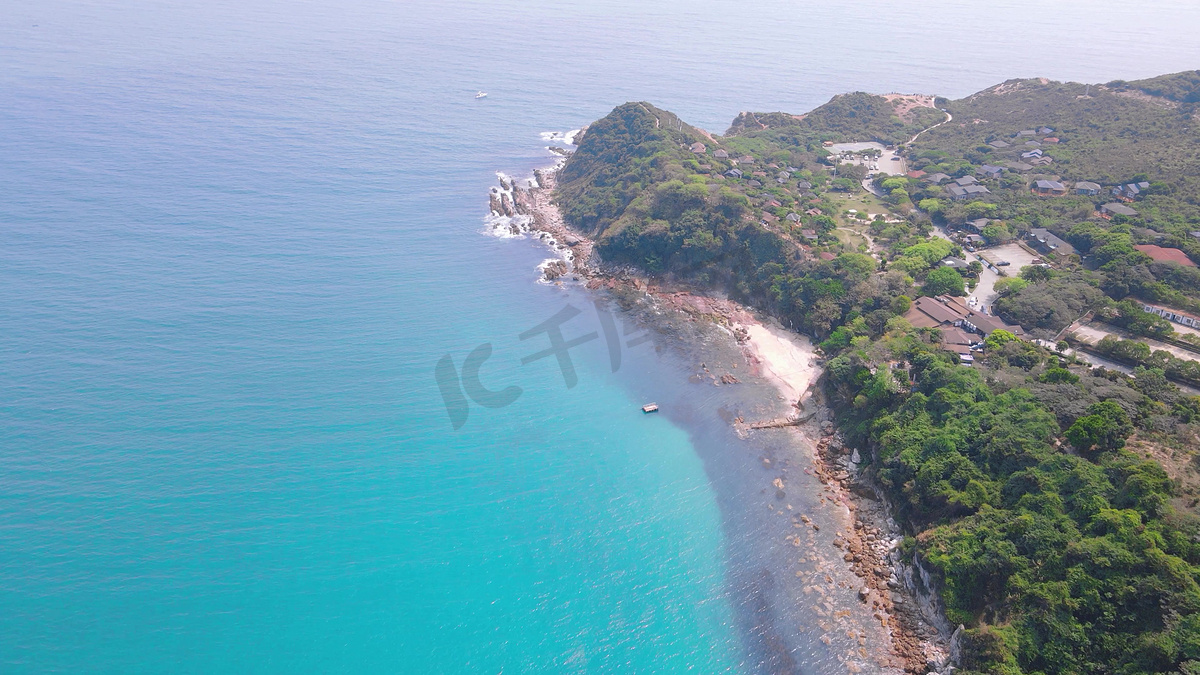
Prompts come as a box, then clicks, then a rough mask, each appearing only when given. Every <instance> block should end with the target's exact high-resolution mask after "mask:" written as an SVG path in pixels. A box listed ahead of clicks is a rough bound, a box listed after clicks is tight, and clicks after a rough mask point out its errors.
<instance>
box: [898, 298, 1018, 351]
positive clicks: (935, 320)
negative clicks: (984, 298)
mask: <svg viewBox="0 0 1200 675" xmlns="http://www.w3.org/2000/svg"><path fill="white" fill-rule="evenodd" d="M904 318H905V319H906V320H907V321H908V322H909V323H910V324H912V325H913V327H915V328H937V329H938V330H939V331H940V332H941V334H942V338H941V340H942V349H945V350H947V351H950V352H954V353H956V354H958V355H959V359H960V360H961V361H962V362H963V363H971V362H972V361H973V360H974V357H973V356H972V352H973V351H977V350H978V349H979V348H980V346H979V345H980V344H981V343H982V342H983V341H984V340H985V339H986V338H987V336H989V335H991V334H992V332H993V331H996V330H1006V331H1008V332H1010V333H1012V334H1013V335H1024V334H1025V331H1024V329H1022V328H1021V327H1020V326H1018V325H1015V324H1010V323H1006V322H1005V321H1004V320H1002V319H1000V318H999V317H996V316H992V315H990V314H984V313H982V312H979V311H977V310H975V309H972V308H971V307H970V306H968V305H967V303H966V302H964V301H963V299H962V298H956V297H954V296H951V295H939V296H937V297H935V298H929V297H924V298H917V300H916V302H914V303H913V304H912V307H910V308H909V310H908V312H906V313H905V314H904Z"/></svg>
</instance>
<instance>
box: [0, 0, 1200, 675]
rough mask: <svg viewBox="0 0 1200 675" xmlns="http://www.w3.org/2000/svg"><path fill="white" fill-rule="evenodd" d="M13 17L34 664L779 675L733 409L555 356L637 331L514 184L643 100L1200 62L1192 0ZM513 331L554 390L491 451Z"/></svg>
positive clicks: (18, 612) (213, 8) (4, 126)
mask: <svg viewBox="0 0 1200 675" xmlns="http://www.w3.org/2000/svg"><path fill="white" fill-rule="evenodd" d="M0 6H2V11H0V16H2V17H3V18H2V19H0V66H2V67H0V671H3V672H72V673H74V672H112V673H136V672H147V673H166V672H171V673H213V672H277V673H294V672H352V673H360V672H406V673H476V672H478V673H499V672H506V673H519V672H681V671H684V670H688V669H690V670H692V671H693V672H700V673H709V672H731V673H742V672H756V671H758V670H761V669H763V668H765V666H763V665H762V663H763V662H762V661H761V660H760V659H759V657H758V656H757V655H756V652H755V647H754V641H755V637H754V636H753V635H752V633H754V625H757V624H755V621H757V620H756V619H753V618H752V617H751V618H750V619H747V617H748V616H749V615H750V614H753V612H754V611H756V610H754V608H753V607H748V605H747V601H746V598H747V597H749V596H747V595H746V588H747V586H746V584H744V583H742V582H741V581H739V579H741V580H744V579H745V578H747V574H750V576H751V577H752V576H753V574H751V572H752V570H751V569H750V567H749V565H750V563H748V562H747V561H748V560H751V559H756V558H755V556H757V555H759V554H757V553H752V552H750V549H751V548H752V544H753V542H751V541H750V540H751V538H752V537H753V536H754V535H753V534H752V533H753V532H756V531H757V530H756V527H757V525H756V520H755V517H754V516H753V513H755V512H753V511H752V510H751V509H749V507H744V505H742V504H741V503H740V502H739V501H738V499H739V496H738V495H739V494H741V493H742V492H743V491H745V490H744V486H742V485H741V484H740V483H738V480H740V479H738V478H737V476H738V475H739V474H738V471H740V470H741V469H740V467H742V464H743V463H744V462H745V461H746V458H744V457H726V456H724V455H722V450H723V449H724V448H725V447H726V444H727V439H726V437H725V436H724V435H722V434H724V433H726V432H724V431H722V429H724V428H725V427H727V425H725V424H724V423H722V422H720V421H719V420H717V414H716V413H717V411H716V410H715V409H716V408H719V407H721V406H724V405H727V401H726V400H725V399H717V398H713V396H715V394H709V393H705V392H708V390H707V389H706V390H704V392H701V391H700V390H699V389H696V388H695V387H693V386H691V385H689V384H688V382H687V379H686V378H687V373H688V372H689V371H688V370H687V369H688V368H690V367H692V365H694V364H689V363H688V362H687V356H686V354H681V353H680V352H678V351H677V350H672V349H671V348H669V347H667V348H663V346H662V345H661V344H660V345H657V346H656V345H655V344H652V343H647V344H644V345H642V346H640V347H633V348H623V349H624V352H623V362H622V366H621V368H620V369H619V370H618V372H616V373H614V372H612V370H613V369H612V367H611V366H612V363H611V361H610V355H609V353H608V351H607V350H606V347H605V340H604V338H603V337H600V338H597V339H595V340H592V341H590V342H587V343H585V344H582V345H580V346H579V347H577V348H574V349H572V350H571V354H572V359H573V367H574V368H575V369H576V375H577V381H578V383H577V384H576V385H575V386H574V387H571V388H568V387H567V385H566V381H565V380H564V376H563V374H562V371H561V369H560V366H559V364H558V363H557V362H556V360H555V359H553V358H544V359H540V360H536V361H533V362H530V363H528V364H527V365H522V363H521V359H522V358H523V357H527V356H530V355H533V354H534V353H535V352H537V351H539V350H541V349H544V348H545V347H546V346H547V344H548V343H547V339H548V338H546V337H545V336H544V335H543V336H539V337H534V338H530V339H526V340H521V339H520V338H519V335H520V334H521V333H522V332H524V331H528V330H530V329H532V328H534V327H535V326H537V325H538V324H541V323H542V322H544V321H546V320H548V319H550V318H551V317H553V316H555V315H556V313H558V312H560V311H561V310H563V309H564V308H566V307H568V306H569V307H574V308H576V309H578V310H579V311H580V314H579V316H578V317H574V318H573V319H572V321H571V323H567V324H564V327H563V333H564V335H565V336H566V337H567V338H568V339H570V338H572V337H576V336H578V335H583V334H586V333H588V332H589V331H598V330H600V328H597V326H599V325H600V324H598V323H597V316H598V315H597V311H596V308H595V307H594V306H593V305H592V302H593V300H594V299H595V298H594V297H592V296H590V295H589V294H587V293H585V292H582V291H579V290H570V289H568V290H564V289H560V288H554V287H550V286H546V285H539V284H537V283H534V281H535V278H536V271H535V269H534V268H535V266H536V265H537V264H538V263H539V262H540V261H541V260H543V259H544V258H546V257H547V254H546V251H545V250H544V249H542V248H541V247H540V246H539V245H538V244H537V243H536V242H532V241H529V240H516V239H497V238H493V237H489V236H485V234H484V233H483V230H484V226H483V218H484V216H485V215H486V213H487V205H488V202H487V194H488V189H489V187H490V186H492V185H494V184H495V183H496V176H495V173H496V172H497V171H504V172H506V173H508V174H511V175H514V176H526V175H528V174H529V173H530V172H531V171H532V169H534V168H535V167H538V166H543V165H545V164H547V163H548V162H549V161H550V155H549V154H548V153H547V151H546V150H545V147H544V146H545V145H546V144H545V142H544V141H542V140H541V139H540V138H539V134H540V133H541V132H546V131H566V130H570V129H577V128H579V127H581V126H583V125H585V124H587V123H588V122H590V121H592V120H593V119H595V118H597V117H600V116H602V115H604V114H605V113H606V112H607V111H608V110H609V109H611V108H612V107H613V106H615V105H618V104H621V103H623V102H625V101H627V100H649V101H651V102H653V103H655V104H656V105H659V106H661V107H663V108H667V109H670V110H672V111H675V112H677V113H679V114H680V115H681V116H682V117H684V118H685V119H687V120H689V121H691V122H694V123H695V124H697V125H699V126H702V127H705V128H708V129H710V130H713V131H715V132H721V131H723V130H724V129H725V128H726V127H727V125H728V123H729V122H730V121H731V120H732V119H733V117H734V116H735V115H736V114H737V113H738V112H739V111H740V110H748V109H752V110H777V109H782V110H787V111H791V112H803V111H805V110H808V109H810V108H812V107H814V106H816V105H818V104H820V103H822V102H823V101H824V100H826V99H828V98H829V97H830V96H832V95H834V94H837V93H839V92H843V91H848V90H867V91H874V92H889V91H904V92H911V91H917V92H924V93H937V94H943V95H947V96H962V95H965V94H968V93H970V92H972V91H975V90H977V89H981V88H983V87H986V86H990V85H992V84H995V83H997V82H1000V81H1003V80H1005V79H1008V78H1011V77H1024V76H1046V77H1051V78H1055V79H1070V80H1078V81H1092V82H1104V81H1108V80H1112V79H1117V78H1124V79H1132V78H1137V77H1145V76H1151V75H1156V74H1160V73H1165V72H1174V71H1178V70H1184V69H1191V68H1196V67H1200V30H1197V28H1200V7H1198V6H1196V5H1194V4H1191V3H1181V2H1173V1H1165V0H1159V1H1150V2H1140V3H1136V8H1135V7H1133V6H1132V5H1130V3H1128V2H1116V1H1110V0H1094V1H1089V2H1083V1H1078V0H1071V1H1065V2H1053V3H1046V2H1037V1H1034V0H1020V1H1017V0H996V1H994V2H989V3H986V4H985V3H978V2H968V1H963V0H959V1H957V2H941V1H939V0H935V1H932V2H931V1H930V0H889V1H884V0H878V1H873V2H838V3H831V2H828V1H826V0H812V1H810V2H799V1H798V2H782V1H770V2H757V3H734V2H717V1H715V0H698V1H697V0H689V1H678V2H644V1H639V2H634V1H632V0H593V1H591V2H586V3H582V2H581V3H566V2H549V1H546V0H537V1H531V2H506V3H487V2H479V1H476V0H465V1H462V0H460V1H458V2H454V3H449V2H433V1H430V0H398V1H382V0H344V1H342V2H312V1H307V0H298V1H294V2H275V1H271V0H239V1H237V2H232V1H229V0H208V1H205V2H161V1H149V0H131V1H130V2H125V3H110V2H97V1H94V0H80V1H77V2H71V1H67V0H40V1H39V2H33V3H28V2H15V1H13V0H6V1H4V2H2V3H0ZM478 90H485V91H487V92H488V93H489V96H488V97H487V98H486V99H483V100H475V99H474V94H475V92H476V91H478ZM600 332H601V333H602V332H603V331H600ZM485 343H487V344H490V345H491V346H492V349H493V352H492V356H491V357H490V359H488V360H487V361H486V362H485V364H484V365H483V367H482V371H481V372H482V380H483V383H484V384H485V385H487V386H488V387H489V388H491V389H503V388H504V387H506V386H518V387H520V388H521V393H520V396H519V397H518V398H517V399H516V400H515V401H514V402H513V403H511V404H510V405H507V406H504V407H499V408H494V409H489V408H484V407H482V406H479V405H476V404H474V403H472V404H471V409H470V413H469V417H468V418H467V420H466V423H465V424H464V425H463V426H462V428H461V429H459V430H454V428H453V427H452V425H451V420H450V418H449V417H448V415H447V411H446V408H445V406H444V405H443V400H442V396H441V394H440V392H439V389H438V385H437V382H436V381H435V378H434V369H435V365H436V364H437V363H438V360H439V359H440V358H442V357H443V356H445V355H450V356H451V360H452V361H453V363H454V364H455V367H456V369H461V368H462V365H463V362H464V359H466V357H467V355H468V354H469V353H470V352H471V351H472V350H473V349H475V348H476V347H478V346H479V345H482V344H485ZM647 400H659V401H662V402H677V403H678V404H677V405H675V406H674V408H673V412H672V414H664V415H659V416H644V415H642V414H641V413H640V412H639V411H637V406H639V405H641V403H643V402H645V401H647ZM754 460H755V458H754V457H749V462H750V463H751V464H752V463H753V461H754ZM751 585H753V584H751ZM802 600H803V599H802V598H801V599H797V600H796V602H797V603H801V602H802ZM784 632H786V630H785V631H784ZM796 658H797V661H798V663H799V666H800V667H801V668H802V669H803V670H806V671H830V672H832V671H833V670H835V668H834V666H833V665H832V662H831V661H829V660H828V659H826V658H825V657H823V656H822V654H821V653H820V651H819V646H818V647H816V648H814V650H813V651H803V650H800V651H797V652H796Z"/></svg>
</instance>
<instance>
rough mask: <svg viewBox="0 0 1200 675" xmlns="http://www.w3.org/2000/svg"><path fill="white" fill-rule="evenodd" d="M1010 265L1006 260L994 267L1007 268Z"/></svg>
mask: <svg viewBox="0 0 1200 675" xmlns="http://www.w3.org/2000/svg"><path fill="white" fill-rule="evenodd" d="M1011 264H1012V263H1010V262H1008V261H1007V260H1001V261H1000V262H998V263H996V267H1008V266H1009V265H1011Z"/></svg>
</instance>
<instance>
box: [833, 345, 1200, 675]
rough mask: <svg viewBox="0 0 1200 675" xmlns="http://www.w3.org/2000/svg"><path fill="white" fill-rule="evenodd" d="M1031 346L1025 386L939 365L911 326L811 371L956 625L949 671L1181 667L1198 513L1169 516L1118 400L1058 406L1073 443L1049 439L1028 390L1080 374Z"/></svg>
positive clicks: (1169, 490)
mask: <svg viewBox="0 0 1200 675" xmlns="http://www.w3.org/2000/svg"><path fill="white" fill-rule="evenodd" d="M1014 339H1015V338H1014ZM1017 342H1018V343H1019V342H1020V341H1017ZM1012 344H1015V343H1013V342H1011V341H1008V340H1003V339H1000V340H997V341H996V344H994V345H989V349H995V348H1004V347H1007V346H1009V345H1012ZM1047 358H1049V359H1050V360H1049V361H1048V363H1049V364H1050V365H1049V367H1046V368H1045V369H1044V370H1043V371H1042V374H1041V375H1037V376H1031V377H1032V378H1033V379H1032V380H1031V381H1035V382H1045V383H1046V384H1037V385H1036V386H1039V387H1042V388H1043V391H1042V392H1041V393H1040V394H1035V393H1034V392H1033V391H1031V390H1030V389H1028V388H1025V387H1020V386H1017V387H1011V385H1010V386H1009V387H1006V388H1004V389H1003V390H998V389H996V388H994V387H992V386H989V385H988V384H987V382H986V380H987V379H991V378H993V377H994V376H998V375H999V373H1002V372H1004V370H1003V368H1001V370H1000V371H996V373H995V374H994V375H993V374H989V375H985V373H984V372H981V371H980V370H976V369H972V368H963V367H960V366H957V365H954V364H953V362H952V360H951V359H950V358H949V356H948V355H945V354H943V353H940V352H938V351H936V349H935V348H934V347H933V346H932V345H930V344H928V343H927V342H926V341H925V339H923V338H922V335H921V334H920V333H914V332H908V333H892V334H889V335H888V336H885V338H883V340H881V341H880V342H877V343H875V344H874V345H872V346H870V347H868V348H860V349H854V348H848V349H846V350H844V351H842V353H841V354H840V355H839V356H837V357H836V358H834V359H832V360H831V361H830V363H829V369H828V372H829V376H830V378H831V386H832V390H833V392H834V395H835V396H836V397H838V398H839V399H841V400H843V401H846V402H847V404H846V405H843V406H842V407H841V409H842V410H843V411H844V412H843V415H842V419H841V428H842V429H843V430H844V431H845V432H846V433H847V435H848V437H849V438H848V440H849V441H850V442H851V443H853V444H856V447H860V448H867V449H869V450H870V453H869V454H870V459H869V461H870V463H871V470H872V471H874V472H875V473H876V474H877V476H878V478H879V481H880V483H881V484H882V485H883V486H884V487H885V489H886V490H887V491H888V492H889V493H891V496H892V499H893V501H894V503H895V504H896V505H897V506H898V512H897V519H898V520H900V521H901V522H903V523H904V525H905V527H906V529H908V530H909V531H910V532H911V533H912V534H915V535H916V538H915V542H916V544H915V547H914V549H913V553H914V554H915V555H917V556H919V557H920V558H921V559H923V560H924V561H925V562H926V563H927V564H928V565H929V566H930V567H932V568H933V569H934V570H936V572H937V574H938V575H939V576H940V577H941V579H942V583H943V588H942V595H943V598H944V600H945V601H946V605H947V613H948V615H949V618H950V619H951V620H952V621H954V622H961V623H964V624H966V626H967V628H968V630H967V632H966V634H965V635H964V639H963V662H962V668H963V671H962V672H965V673H1047V674H1048V673H1082V672H1109V673H1148V672H1162V673H1165V672H1177V671H1179V670H1181V669H1182V670H1187V669H1189V668H1196V667H1197V666H1200V621H1196V620H1195V617H1196V616H1198V614H1197V613H1198V612H1200V586H1198V584H1197V581H1198V580H1200V543H1197V542H1198V541H1200V539H1198V535H1200V526H1198V525H1197V523H1196V521H1195V520H1194V519H1187V518H1181V517H1179V515H1177V514H1174V512H1173V511H1172V509H1171V507H1170V505H1169V500H1170V498H1171V496H1172V494H1173V490H1174V487H1173V484H1172V483H1171V481H1170V480H1169V479H1168V478H1167V476H1166V475H1165V473H1163V471H1162V469H1161V468H1160V467H1159V466H1158V465H1157V464H1155V463H1153V462H1150V461H1147V460H1144V459H1139V458H1138V457H1136V456H1134V455H1132V454H1129V453H1127V452H1125V451H1123V450H1121V449H1120V448H1121V447H1122V445H1123V443H1124V439H1125V437H1126V436H1127V435H1128V434H1129V433H1130V431H1132V428H1133V425H1132V422H1131V418H1130V416H1129V413H1128V412H1126V410H1125V408H1124V405H1126V403H1124V399H1115V398H1114V399H1109V400H1104V401H1101V402H1097V403H1093V404H1091V405H1089V406H1088V407H1086V408H1085V409H1079V410H1078V412H1077V413H1075V414H1074V415H1073V416H1072V415H1068V418H1069V419H1068V422H1069V423H1068V430H1067V432H1066V434H1065V435H1066V438H1067V439H1068V440H1069V441H1070V443H1071V444H1072V445H1074V446H1076V447H1079V448H1081V449H1083V450H1085V451H1086V457H1081V456H1078V455H1074V454H1071V453H1070V452H1067V451H1066V448H1065V446H1063V447H1058V446H1057V444H1056V441H1055V439H1056V438H1057V437H1059V436H1060V435H1061V434H1062V431H1061V429H1062V427H1060V425H1059V421H1058V419H1056V417H1055V415H1054V414H1052V413H1051V412H1049V411H1048V410H1047V407H1046V404H1045V403H1044V402H1043V399H1042V397H1044V396H1051V395H1060V394H1055V393H1054V392H1056V391H1058V389H1059V388H1066V390H1068V391H1069V390H1075V391H1076V392H1077V393H1078V394H1079V395H1083V394H1085V392H1086V391H1090V390H1091V389H1087V390H1082V389H1080V387H1082V386H1083V383H1082V382H1080V381H1079V378H1078V376H1075V375H1074V374H1073V373H1070V372H1069V371H1067V370H1066V369H1064V368H1062V367H1061V366H1058V365H1056V361H1055V360H1054V359H1053V358H1051V357H1050V355H1049V354H1047V353H1042V355H1041V357H1040V359H1047ZM888 363H896V364H898V365H895V366H893V367H888V365H887V364H888ZM1085 379H1097V378H1085ZM1140 379H1141V376H1139V380H1140ZM1145 379H1146V386H1147V387H1150V388H1151V389H1152V388H1153V387H1155V386H1156V385H1154V384H1153V382H1154V376H1153V375H1150V376H1148V377H1146V378H1145ZM1099 381H1100V382H1106V381H1105V380H1103V379H1100V380H1099ZM1088 386H1089V387H1093V386H1095V385H1092V384H1089V385H1088ZM1100 390H1103V391H1107V392H1111V393H1116V392H1118V391H1127V392H1129V395H1124V394H1122V396H1123V397H1124V398H1128V399H1130V402H1129V403H1128V404H1129V405H1132V406H1133V409H1134V410H1135V411H1136V410H1140V409H1141V407H1140V406H1142V404H1141V403H1136V401H1138V400H1147V401H1148V400H1149V399H1148V397H1145V396H1144V395H1142V394H1139V393H1138V392H1137V391H1136V390H1135V389H1130V388H1126V387H1121V388H1118V389H1113V387H1112V385H1108V388H1107V389H1105V388H1103V387H1101V388H1100ZM1118 400H1122V403H1118ZM1135 403H1136V404H1135ZM1195 403H1196V401H1195V400H1194V399H1192V400H1191V401H1190V405H1193V406H1194V405H1195ZM1146 419H1150V418H1146ZM1180 419H1182V418H1180Z"/></svg>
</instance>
